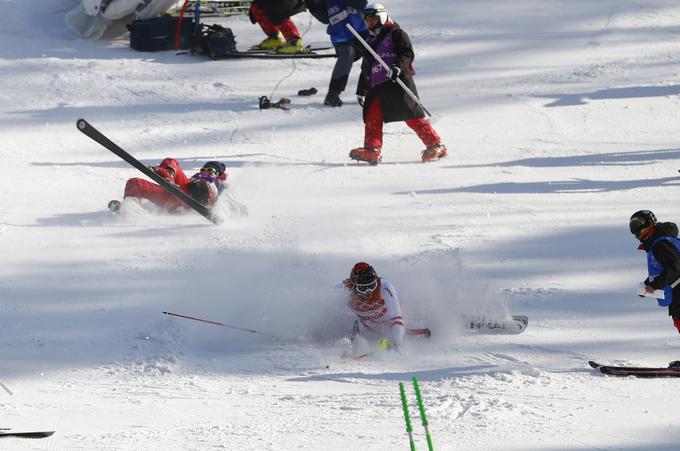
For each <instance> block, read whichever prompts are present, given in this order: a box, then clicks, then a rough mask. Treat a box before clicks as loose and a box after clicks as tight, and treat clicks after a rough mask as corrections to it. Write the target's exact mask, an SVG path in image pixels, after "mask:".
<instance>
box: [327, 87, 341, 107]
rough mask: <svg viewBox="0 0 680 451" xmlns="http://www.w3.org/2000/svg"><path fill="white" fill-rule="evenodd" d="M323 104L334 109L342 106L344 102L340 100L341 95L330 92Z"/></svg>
mask: <svg viewBox="0 0 680 451" xmlns="http://www.w3.org/2000/svg"><path fill="white" fill-rule="evenodd" d="M323 104H324V105H328V106H333V107H336V106H342V100H340V93H338V92H333V91H328V94H326V98H325V99H324V101H323Z"/></svg>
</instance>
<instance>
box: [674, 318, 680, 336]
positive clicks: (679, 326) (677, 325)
mask: <svg viewBox="0 0 680 451" xmlns="http://www.w3.org/2000/svg"><path fill="white" fill-rule="evenodd" d="M673 325H674V326H675V328H676V329H678V332H679V333H680V319H674V320H673Z"/></svg>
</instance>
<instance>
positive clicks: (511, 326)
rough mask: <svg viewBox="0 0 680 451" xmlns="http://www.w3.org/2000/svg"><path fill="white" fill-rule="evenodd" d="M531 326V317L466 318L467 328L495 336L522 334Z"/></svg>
mask: <svg viewBox="0 0 680 451" xmlns="http://www.w3.org/2000/svg"><path fill="white" fill-rule="evenodd" d="M528 325H529V317H528V316H524V315H513V316H511V317H510V318H507V319H487V318H465V328H466V329H471V330H476V331H480V332H485V333H494V334H521V333H522V332H524V330H525V329H526V328H527V326H528Z"/></svg>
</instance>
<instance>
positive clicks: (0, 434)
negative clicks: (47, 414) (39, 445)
mask: <svg viewBox="0 0 680 451" xmlns="http://www.w3.org/2000/svg"><path fill="white" fill-rule="evenodd" d="M52 434H54V431H32V432H8V431H7V430H2V431H0V437H16V438H45V437H49V436H51V435H52Z"/></svg>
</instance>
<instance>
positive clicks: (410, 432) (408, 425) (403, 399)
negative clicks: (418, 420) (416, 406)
mask: <svg viewBox="0 0 680 451" xmlns="http://www.w3.org/2000/svg"><path fill="white" fill-rule="evenodd" d="M399 394H400V395H401V407H402V408H403V409H404V419H405V420H406V432H408V443H409V445H411V451H416V444H415V442H414V441H413V428H412V427H411V418H410V417H409V415H408V403H407V402H406V393H404V384H403V383H402V382H399Z"/></svg>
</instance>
